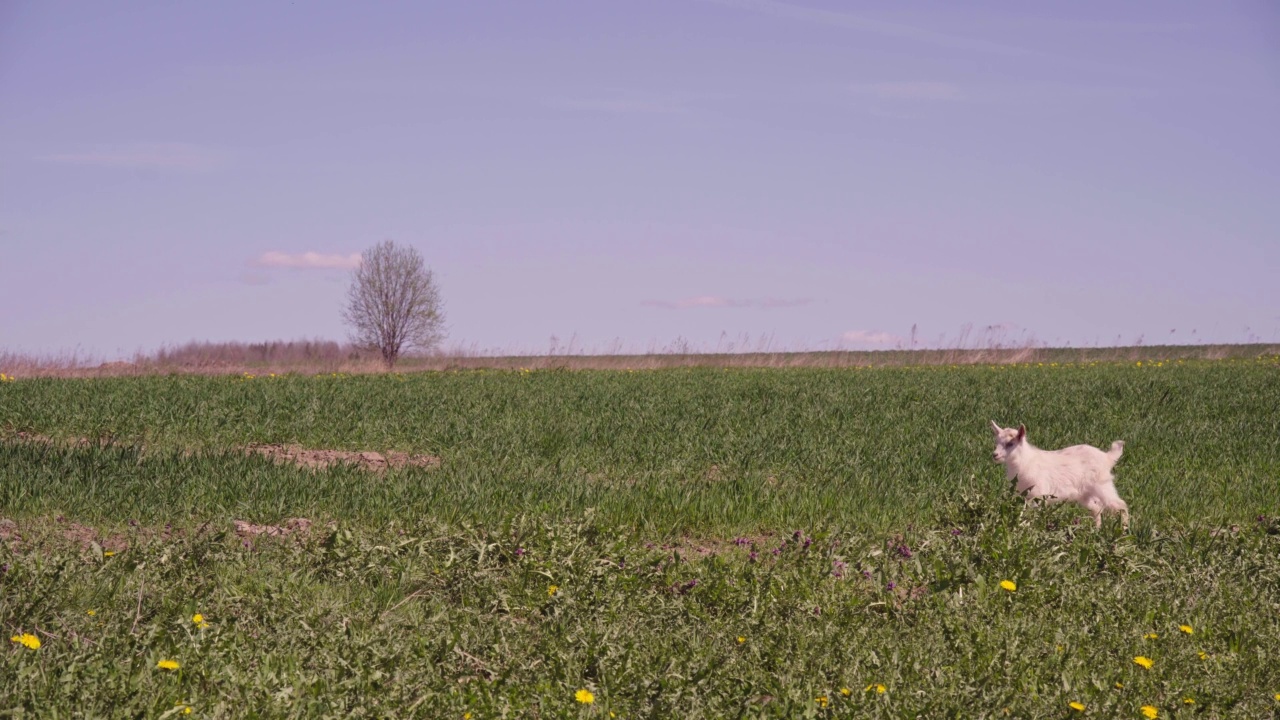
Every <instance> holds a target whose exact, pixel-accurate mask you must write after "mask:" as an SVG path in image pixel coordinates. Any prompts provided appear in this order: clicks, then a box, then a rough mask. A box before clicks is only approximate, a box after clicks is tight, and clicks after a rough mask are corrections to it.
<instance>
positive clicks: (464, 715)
mask: <svg viewBox="0 0 1280 720" xmlns="http://www.w3.org/2000/svg"><path fill="white" fill-rule="evenodd" d="M462 720H471V713H462Z"/></svg>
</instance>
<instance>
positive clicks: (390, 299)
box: [342, 240, 444, 368]
mask: <svg viewBox="0 0 1280 720" xmlns="http://www.w3.org/2000/svg"><path fill="white" fill-rule="evenodd" d="M342 319H343V320H345V321H346V323H347V324H348V325H350V326H351V328H352V329H351V341H352V342H354V343H355V344H357V345H360V346H363V347H367V348H370V349H376V350H378V351H380V352H381V353H382V360H383V362H385V363H386V364H387V367H388V368H391V367H393V366H394V365H395V364H396V360H397V359H399V357H400V353H401V352H402V351H404V350H409V349H419V350H429V349H431V348H433V347H435V346H436V345H437V344H439V342H440V341H441V340H442V339H444V313H443V305H442V304H441V301H440V289H439V288H438V287H436V283H435V279H434V277H433V276H432V274H431V271H430V270H429V269H427V266H426V264H425V263H424V262H423V261H422V256H421V255H419V254H418V251H417V250H414V249H413V248H411V247H398V246H397V245H396V244H395V243H394V242H392V241H390V240H385V241H383V242H381V243H379V244H377V245H375V246H373V247H371V248H369V249H368V250H365V251H364V253H363V254H362V255H361V256H360V267H358V268H356V269H355V270H354V271H352V273H351V287H349V288H348V289H347V307H346V309H345V310H343V312H342Z"/></svg>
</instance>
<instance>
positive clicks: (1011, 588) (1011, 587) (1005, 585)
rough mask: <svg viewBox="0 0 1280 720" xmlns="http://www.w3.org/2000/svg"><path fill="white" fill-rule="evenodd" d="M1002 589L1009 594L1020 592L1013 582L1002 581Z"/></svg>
mask: <svg viewBox="0 0 1280 720" xmlns="http://www.w3.org/2000/svg"><path fill="white" fill-rule="evenodd" d="M1000 587H1002V588H1004V589H1005V590H1008V591H1009V592H1017V590H1018V584H1017V583H1015V582H1014V581H1012V580H1001V581H1000Z"/></svg>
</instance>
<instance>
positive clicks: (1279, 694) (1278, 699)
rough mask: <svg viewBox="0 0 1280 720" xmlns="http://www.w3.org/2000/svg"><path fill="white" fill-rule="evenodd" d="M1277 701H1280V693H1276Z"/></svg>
mask: <svg viewBox="0 0 1280 720" xmlns="http://www.w3.org/2000/svg"><path fill="white" fill-rule="evenodd" d="M1276 702H1280V693H1276Z"/></svg>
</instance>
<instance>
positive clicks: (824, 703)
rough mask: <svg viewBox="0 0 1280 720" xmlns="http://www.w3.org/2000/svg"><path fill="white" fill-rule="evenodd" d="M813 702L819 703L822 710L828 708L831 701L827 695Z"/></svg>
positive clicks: (820, 696)
mask: <svg viewBox="0 0 1280 720" xmlns="http://www.w3.org/2000/svg"><path fill="white" fill-rule="evenodd" d="M813 701H814V702H816V703H818V707H820V708H824V707H826V706H827V703H828V702H830V700H828V699H827V696H826V695H819V696H818V697H816V698H814V699H813Z"/></svg>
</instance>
